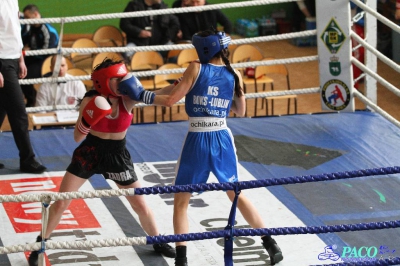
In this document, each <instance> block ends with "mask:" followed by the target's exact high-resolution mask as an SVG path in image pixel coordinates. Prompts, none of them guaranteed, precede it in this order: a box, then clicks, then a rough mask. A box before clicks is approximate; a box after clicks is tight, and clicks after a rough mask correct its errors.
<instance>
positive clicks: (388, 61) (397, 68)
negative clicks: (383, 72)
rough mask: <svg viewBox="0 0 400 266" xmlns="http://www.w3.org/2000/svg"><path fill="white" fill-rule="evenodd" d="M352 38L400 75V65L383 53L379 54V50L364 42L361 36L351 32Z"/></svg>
mask: <svg viewBox="0 0 400 266" xmlns="http://www.w3.org/2000/svg"><path fill="white" fill-rule="evenodd" d="M350 36H351V38H354V39H356V40H357V42H358V43H360V45H361V44H362V46H364V47H365V48H367V49H368V51H370V52H371V53H373V54H374V55H375V56H376V57H378V58H379V59H380V60H382V62H384V63H386V64H387V65H388V66H390V67H391V68H393V69H394V70H395V71H397V72H399V73H400V65H398V64H396V63H395V62H393V60H391V59H389V58H388V57H386V56H385V55H384V54H382V53H381V52H379V51H378V50H376V49H375V48H374V47H373V46H371V45H369V44H368V43H367V42H366V41H364V39H362V38H361V37H360V36H358V34H357V33H355V32H354V31H352V32H351V34H350Z"/></svg>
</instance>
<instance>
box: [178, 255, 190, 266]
mask: <svg viewBox="0 0 400 266" xmlns="http://www.w3.org/2000/svg"><path fill="white" fill-rule="evenodd" d="M175 266H188V262H187V258H186V257H184V258H175Z"/></svg>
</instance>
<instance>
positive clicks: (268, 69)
mask: <svg viewBox="0 0 400 266" xmlns="http://www.w3.org/2000/svg"><path fill="white" fill-rule="evenodd" d="M254 76H255V77H256V80H257V82H256V83H255V86H256V87H257V85H259V84H263V86H265V84H267V83H269V84H271V91H273V90H274V89H275V88H274V84H275V83H276V82H277V81H278V79H283V83H286V85H285V86H286V88H285V89H284V90H290V79H289V71H288V69H287V67H286V66H285V65H283V64H279V65H271V66H257V67H256V69H255V75H254ZM271 77H272V78H273V82H269V79H270V78H271ZM256 90H258V89H256ZM278 99H287V100H288V105H287V114H290V101H291V99H293V100H294V113H295V114H297V95H282V96H269V97H265V98H264V100H265V108H266V111H265V114H266V115H268V113H269V110H268V109H269V108H268V100H271V114H272V115H274V100H278ZM256 112H257V109H256V110H255V115H257V113H256Z"/></svg>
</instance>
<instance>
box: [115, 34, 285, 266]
mask: <svg viewBox="0 0 400 266" xmlns="http://www.w3.org/2000/svg"><path fill="white" fill-rule="evenodd" d="M230 40H231V38H230V37H229V36H226V35H225V33H224V32H218V31H215V30H206V31H201V32H198V33H197V34H195V35H194V36H193V37H192V44H193V46H194V47H195V49H196V52H197V55H198V58H199V60H194V61H192V62H190V64H189V66H188V67H187V69H186V70H185V72H184V73H183V76H182V78H180V79H178V80H177V81H176V82H174V83H173V84H170V85H168V86H166V87H164V88H162V89H160V90H156V91H155V92H154V93H153V95H151V97H147V96H150V94H147V95H146V94H145V93H144V92H142V91H143V90H140V89H138V90H135V93H134V94H135V95H136V96H135V97H136V98H141V99H143V100H142V101H143V102H146V99H151V102H152V103H153V104H154V105H161V106H167V107H171V106H173V105H174V104H175V103H176V102H178V101H180V100H181V99H182V98H183V97H184V99H185V112H186V114H187V116H188V117H189V131H188V133H187V134H186V138H185V142H184V144H183V145H182V147H183V148H182V150H181V154H180V156H179V164H178V165H177V169H176V175H175V179H174V184H175V185H178V186H179V185H197V184H203V183H206V182H207V180H208V178H209V176H210V173H213V174H214V176H215V177H216V178H217V180H218V181H219V182H221V183H226V182H232V183H233V182H237V181H238V180H239V179H238V172H237V156H236V148H235V146H234V143H235V141H234V139H233V135H232V133H231V131H230V129H229V128H228V126H227V123H226V122H227V121H226V118H227V117H228V116H229V115H230V113H231V112H233V113H234V114H236V115H237V116H244V115H245V114H246V98H245V95H244V92H243V89H242V86H243V81H242V78H241V74H240V72H239V71H238V70H235V69H233V68H232V66H231V64H230V62H229V59H228V56H229V51H228V49H227V48H228V45H229V43H230ZM121 83H124V81H122V82H121ZM120 86H122V87H123V85H120ZM120 90H121V89H120ZM149 93H150V92H149ZM142 95H143V96H142ZM226 193H227V194H228V197H229V198H230V199H231V200H232V201H233V200H234V198H235V196H237V197H238V202H239V203H238V208H239V210H240V211H241V212H242V215H243V217H244V219H245V220H246V221H247V222H248V223H249V225H251V226H252V227H253V228H264V227H266V226H265V224H264V221H263V219H262V217H261V215H260V214H259V213H258V210H257V208H256V207H255V206H254V205H253V204H252V203H251V202H250V200H248V199H246V196H245V195H243V194H240V195H235V193H234V192H233V191H227V192H226ZM190 198H191V195H190V193H189V192H183V193H176V194H175V195H174V214H173V221H174V233H175V234H177V235H181V234H188V233H189V226H188V225H189V220H188V216H187V211H188V207H189V202H190ZM261 241H262V245H263V246H264V248H265V249H266V251H267V252H268V255H269V257H270V262H271V265H274V264H276V263H278V262H280V261H281V260H283V255H282V251H281V249H280V247H279V246H278V244H277V243H276V241H275V240H274V239H273V238H272V237H271V236H269V235H264V236H261ZM175 250H176V257H175V264H174V265H175V266H188V265H189V261H188V257H187V252H188V247H187V246H186V242H185V241H180V242H176V248H175ZM193 260H195V259H193Z"/></svg>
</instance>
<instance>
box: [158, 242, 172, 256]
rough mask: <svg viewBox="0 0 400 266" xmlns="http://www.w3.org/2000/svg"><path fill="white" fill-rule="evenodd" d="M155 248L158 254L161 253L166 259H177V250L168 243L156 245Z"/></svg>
mask: <svg viewBox="0 0 400 266" xmlns="http://www.w3.org/2000/svg"><path fill="white" fill-rule="evenodd" d="M153 248H154V250H155V251H156V252H157V253H161V254H163V255H164V256H165V257H168V258H175V257H176V252H175V249H174V248H173V247H171V246H170V245H168V244H167V243H163V244H154V245H153Z"/></svg>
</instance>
